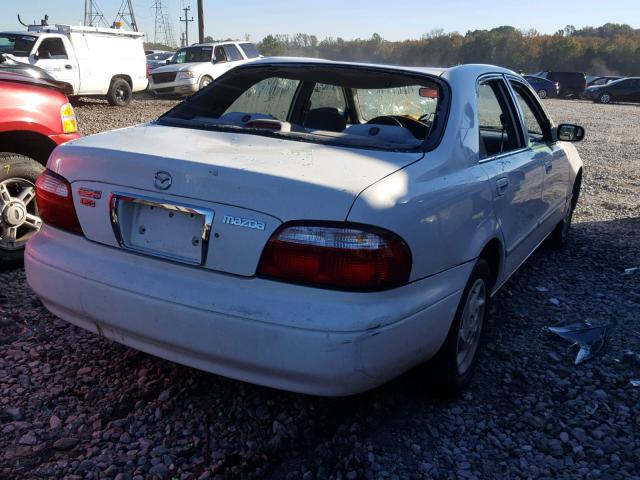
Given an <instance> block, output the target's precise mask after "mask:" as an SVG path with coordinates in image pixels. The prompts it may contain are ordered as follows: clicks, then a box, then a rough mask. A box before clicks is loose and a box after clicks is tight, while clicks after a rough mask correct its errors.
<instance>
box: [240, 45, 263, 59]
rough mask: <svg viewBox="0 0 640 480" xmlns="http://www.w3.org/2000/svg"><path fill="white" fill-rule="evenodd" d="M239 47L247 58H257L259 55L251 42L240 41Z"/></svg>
mask: <svg viewBox="0 0 640 480" xmlns="http://www.w3.org/2000/svg"><path fill="white" fill-rule="evenodd" d="M240 48H241V49H242V51H243V52H244V54H245V55H246V56H247V58H258V57H259V56H260V54H259V53H258V51H257V50H256V47H255V46H254V45H253V43H241V44H240Z"/></svg>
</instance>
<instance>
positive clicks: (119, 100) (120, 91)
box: [107, 78, 132, 107]
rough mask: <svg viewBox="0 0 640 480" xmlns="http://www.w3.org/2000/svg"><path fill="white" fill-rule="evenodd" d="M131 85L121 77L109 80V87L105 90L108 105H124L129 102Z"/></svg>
mask: <svg viewBox="0 0 640 480" xmlns="http://www.w3.org/2000/svg"><path fill="white" fill-rule="evenodd" d="M131 96H132V92H131V85H129V82H127V81H126V80H124V79H122V78H116V79H114V80H113V82H111V87H109V91H108V92H107V100H108V102H109V105H113V106H114V107H125V106H127V105H129V102H131Z"/></svg>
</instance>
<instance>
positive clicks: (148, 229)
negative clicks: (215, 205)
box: [110, 193, 213, 265]
mask: <svg viewBox="0 0 640 480" xmlns="http://www.w3.org/2000/svg"><path fill="white" fill-rule="evenodd" d="M110 205H111V224H112V226H113V231H114V233H115V235H116V238H117V239H118V242H119V243H120V245H121V247H123V248H126V249H128V250H132V251H135V252H138V253H143V254H146V255H152V256H156V257H161V258H166V259H169V260H174V261H178V262H183V263H189V264H192V265H202V264H203V263H204V261H205V257H206V253H207V247H208V242H209V233H210V231H211V223H212V222H213V211H211V210H207V209H203V208H201V207H195V206H192V205H186V204H179V203H167V202H164V201H160V200H157V199H152V198H147V197H142V196H132V195H129V194H124V193H113V194H111V202H110Z"/></svg>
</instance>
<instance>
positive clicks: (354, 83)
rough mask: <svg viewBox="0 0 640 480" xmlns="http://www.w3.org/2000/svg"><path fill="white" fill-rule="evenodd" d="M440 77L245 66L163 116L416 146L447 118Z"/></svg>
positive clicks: (181, 122)
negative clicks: (444, 113) (445, 116)
mask: <svg viewBox="0 0 640 480" xmlns="http://www.w3.org/2000/svg"><path fill="white" fill-rule="evenodd" d="M445 94H446V92H445V91H444V89H443V85H442V84H440V83H439V81H437V80H436V79H434V78H432V77H429V76H427V75H424V76H413V75H411V76H410V75H405V74H402V73H395V72H389V71H386V70H372V69H364V68H355V67H353V68H347V67H333V66H331V67H327V66H309V65H306V66H295V67H292V66H287V67H273V66H271V67H268V66H260V67H255V66H253V67H239V68H236V69H234V70H232V71H230V72H229V73H228V74H226V75H224V76H223V77H221V78H220V79H218V80H216V81H215V82H213V83H212V84H210V85H209V87H207V88H206V89H205V90H203V91H201V92H199V93H198V94H196V95H194V96H192V97H190V98H189V99H187V100H186V101H185V102H183V103H182V104H180V105H178V106H177V107H176V108H174V109H173V110H171V111H170V112H168V113H167V114H165V115H164V116H163V117H161V119H160V122H161V123H165V124H171V125H175V126H181V127H185V128H201V129H203V128H204V129H211V130H232V131H234V132H238V133H248V134H256V135H273V136H279V137H286V138H288V139H291V140H300V141H308V142H318V143H333V144H338V145H345V146H356V147H371V148H380V149H417V148H420V147H421V146H422V145H423V144H424V143H425V142H427V141H428V140H429V139H430V138H431V137H432V136H434V134H435V132H436V130H438V129H439V128H441V126H442V125H441V123H442V120H443V119H444V115H443V114H442V112H443V107H444V102H443V98H444V96H445Z"/></svg>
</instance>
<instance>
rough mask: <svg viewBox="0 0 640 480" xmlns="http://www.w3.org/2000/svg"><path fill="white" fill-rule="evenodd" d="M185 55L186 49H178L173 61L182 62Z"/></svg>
mask: <svg viewBox="0 0 640 480" xmlns="http://www.w3.org/2000/svg"><path fill="white" fill-rule="evenodd" d="M186 56H187V51H186V50H178V51H177V52H176V54H175V57H174V59H173V61H174V62H175V63H184V60H185V57H186Z"/></svg>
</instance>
